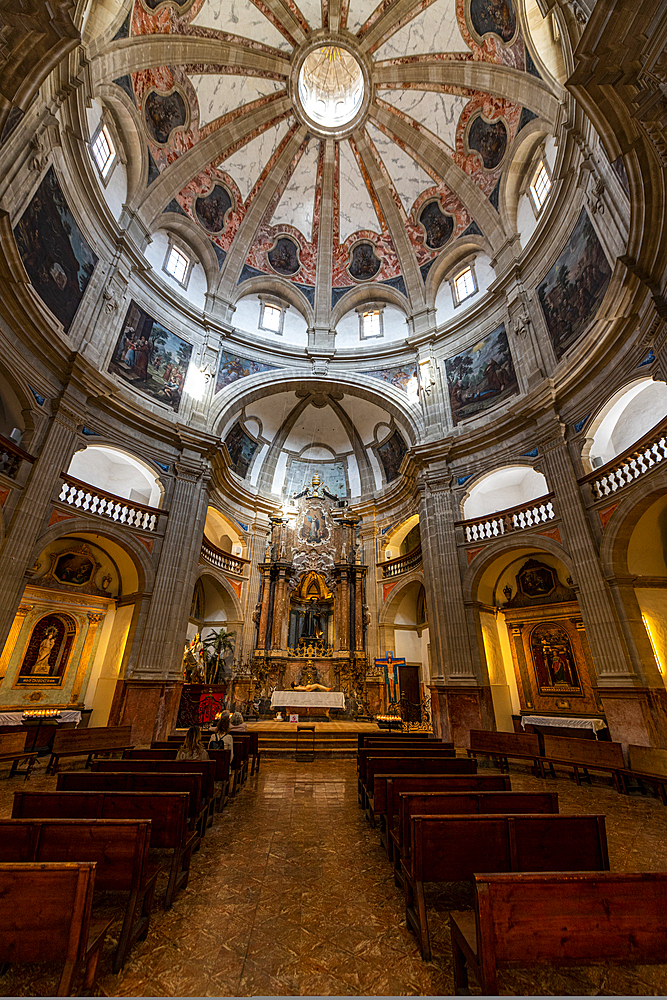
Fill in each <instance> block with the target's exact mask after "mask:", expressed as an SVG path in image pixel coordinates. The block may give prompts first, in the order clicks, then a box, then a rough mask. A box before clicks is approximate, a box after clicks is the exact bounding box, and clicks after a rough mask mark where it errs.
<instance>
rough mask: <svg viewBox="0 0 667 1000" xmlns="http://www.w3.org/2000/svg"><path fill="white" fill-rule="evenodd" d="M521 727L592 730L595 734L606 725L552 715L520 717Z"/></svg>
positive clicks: (600, 722)
mask: <svg viewBox="0 0 667 1000" xmlns="http://www.w3.org/2000/svg"><path fill="white" fill-rule="evenodd" d="M521 726H522V728H523V729H525V728H526V726H559V727H560V726H563V727H564V728H566V729H592V730H593V731H594V732H595V733H596V734H597V733H598V732H599V730H600V729H606V728H607V723H606V722H603V721H602V719H579V718H568V717H566V716H562V715H561V716H557V715H556V716H554V715H522V716H521Z"/></svg>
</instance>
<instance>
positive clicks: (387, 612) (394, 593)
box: [378, 569, 424, 625]
mask: <svg viewBox="0 0 667 1000" xmlns="http://www.w3.org/2000/svg"><path fill="white" fill-rule="evenodd" d="M413 583H421V585H422V586H424V571H423V569H414V570H412V571H411V572H410V573H406V574H405V576H402V577H401V580H400V583H397V584H396V586H395V587H394V588H393V589H392V590H391V591H390V593H389V595H388V597H387V599H386V601H384V602H383V604H382V607H381V608H380V612H379V615H378V624H379V625H393V622H394V616H395V614H396V610H397V608H398V607H399V605H400V603H401V601H402V600H403V597H405V593H404V592H405V590H406V589H407V587H409V586H410V585H411V584H413Z"/></svg>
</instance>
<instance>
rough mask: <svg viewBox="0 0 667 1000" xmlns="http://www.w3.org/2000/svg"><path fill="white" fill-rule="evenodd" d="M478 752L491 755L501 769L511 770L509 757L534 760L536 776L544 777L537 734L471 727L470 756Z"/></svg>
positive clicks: (475, 755) (486, 755) (487, 755)
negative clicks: (500, 731)
mask: <svg viewBox="0 0 667 1000" xmlns="http://www.w3.org/2000/svg"><path fill="white" fill-rule="evenodd" d="M477 754H480V755H481V756H484V757H491V758H492V759H493V760H494V761H495V762H496V763H497V764H498V767H499V768H500V770H501V771H509V763H508V759H509V758H512V760H515V759H516V760H532V762H533V774H534V775H535V777H536V778H540V777H544V775H543V774H542V770H541V764H540V758H541V756H542V748H541V746H540V738H539V736H537V734H534V733H498V732H491V731H490V730H487V729H471V730H470V748H469V749H468V756H470V757H477Z"/></svg>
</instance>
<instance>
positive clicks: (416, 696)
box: [398, 665, 421, 722]
mask: <svg viewBox="0 0 667 1000" xmlns="http://www.w3.org/2000/svg"><path fill="white" fill-rule="evenodd" d="M398 682H399V685H400V689H401V706H402V709H403V710H402V711H401V715H402V716H403V718H404V719H405V721H406V722H420V721H421V692H420V690H419V667H412V666H407V665H406V666H399V668H398Z"/></svg>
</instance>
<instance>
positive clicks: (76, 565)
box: [53, 552, 95, 587]
mask: <svg viewBox="0 0 667 1000" xmlns="http://www.w3.org/2000/svg"><path fill="white" fill-rule="evenodd" d="M94 571H95V564H94V562H93V561H92V559H89V558H88V557H87V556H82V555H77V553H76V552H66V553H64V554H63V555H62V556H60V557H59V558H58V560H57V562H56V565H55V569H54V570H53V575H54V576H55V578H56V580H59V581H60V582H61V583H67V584H69V585H70V586H74V587H82V586H83V585H84V584H85V583H89V582H90V580H91V578H92V575H93V573H94Z"/></svg>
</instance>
